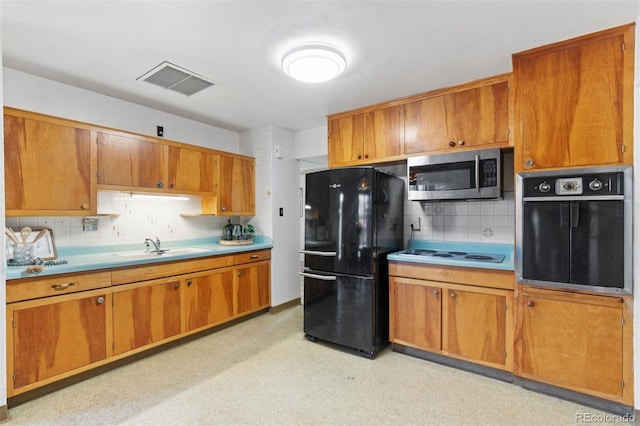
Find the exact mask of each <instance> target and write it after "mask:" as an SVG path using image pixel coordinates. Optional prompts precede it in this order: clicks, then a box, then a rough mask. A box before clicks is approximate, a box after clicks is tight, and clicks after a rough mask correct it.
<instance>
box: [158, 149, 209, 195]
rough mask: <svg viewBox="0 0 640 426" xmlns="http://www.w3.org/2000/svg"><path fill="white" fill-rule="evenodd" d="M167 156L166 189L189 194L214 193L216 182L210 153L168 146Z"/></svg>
mask: <svg viewBox="0 0 640 426" xmlns="http://www.w3.org/2000/svg"><path fill="white" fill-rule="evenodd" d="M168 156H169V158H168V174H169V177H168V189H171V190H176V191H178V192H190V193H192V192H205V193H213V192H214V186H215V182H216V181H215V177H214V175H213V170H214V169H213V157H214V154H213V152H212V151H205V150H196V149H192V148H186V147H177V146H169V153H168Z"/></svg>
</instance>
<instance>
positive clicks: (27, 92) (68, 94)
mask: <svg viewBox="0 0 640 426" xmlns="http://www.w3.org/2000/svg"><path fill="white" fill-rule="evenodd" d="M2 78H3V81H4V98H3V101H4V105H5V106H10V107H14V108H20V109H24V110H27V111H36V112H40V113H43V114H48V115H53V116H56V117H63V118H69V119H72V120H76V121H82V122H85V123H90V124H96V125H100V126H105V127H111V128H114V129H118V130H126V131H129V132H134V133H140V134H145V135H151V136H155V135H156V126H164V135H165V136H164V138H165V139H170V140H175V141H178V142H184V143H189V144H192V145H198V146H203V147H207V148H213V149H219V150H221V151H227V152H233V153H237V152H238V144H239V139H240V135H239V134H238V133H237V132H232V131H229V130H225V129H221V128H218V127H215V126H210V125H207V124H203V123H199V122H197V121H193V120H189V119H186V118H182V117H178V116H176V115H172V114H167V113H165V112H162V111H158V110H155V109H151V108H147V107H144V106H141V105H137V104H134V103H131V102H126V101H121V100H119V99H115V98H111V97H109V96H105V95H102V94H100V93H96V92H91V91H88V90H84V89H80V88H78V87H74V86H69V85H67V84H62V83H58V82H55V81H52V80H48V79H44V78H41V77H37V76H34V75H31V74H27V73H24V72H20V71H16V70H14V69H11V68H6V67H5V68H3V73H2Z"/></svg>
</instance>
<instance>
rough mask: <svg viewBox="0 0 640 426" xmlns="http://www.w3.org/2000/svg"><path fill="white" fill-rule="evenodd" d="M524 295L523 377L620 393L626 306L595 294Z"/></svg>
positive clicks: (586, 390)
mask: <svg viewBox="0 0 640 426" xmlns="http://www.w3.org/2000/svg"><path fill="white" fill-rule="evenodd" d="M522 296H523V297H522V307H521V309H522V375H523V376H524V377H526V378H530V379H534V380H538V381H542V382H546V383H550V384H553V385H556V386H561V387H569V388H570V389H573V390H576V391H578V392H584V393H589V394H594V392H595V395H597V396H605V397H606V396H607V395H614V396H616V397H622V395H623V386H622V380H623V327H624V326H623V321H622V318H623V312H622V310H623V304H622V303H621V302H620V301H617V300H618V299H615V298H606V297H604V298H602V300H599V298H598V297H596V296H591V297H584V296H582V295H573V296H571V295H566V294H565V295H559V296H557V297H553V296H548V295H547V296H544V295H536V294H529V293H527V292H526V291H525V292H523V295H522ZM606 300H611V302H605V301H606Z"/></svg>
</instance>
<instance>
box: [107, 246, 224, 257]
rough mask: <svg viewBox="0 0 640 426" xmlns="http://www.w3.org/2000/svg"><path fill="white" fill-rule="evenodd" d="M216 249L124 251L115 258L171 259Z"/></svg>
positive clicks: (183, 248)
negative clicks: (160, 257) (160, 251)
mask: <svg viewBox="0 0 640 426" xmlns="http://www.w3.org/2000/svg"><path fill="white" fill-rule="evenodd" d="M213 251H214V249H204V248H197V247H179V248H171V249H165V251H163V252H162V253H156V252H146V251H143V252H140V251H123V252H119V253H113V255H114V256H119V257H126V258H128V259H149V258H153V257H159V256H162V257H171V256H179V255H182V254H197V253H206V252H213Z"/></svg>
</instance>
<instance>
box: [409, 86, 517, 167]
mask: <svg viewBox="0 0 640 426" xmlns="http://www.w3.org/2000/svg"><path fill="white" fill-rule="evenodd" d="M509 81H510V77H509V76H506V75H505V76H500V77H496V78H493V79H489V80H487V81H482V82H475V83H471V84H469V85H463V86H459V87H456V88H451V89H448V90H446V91H445V92H444V93H442V94H438V95H433V96H429V97H426V98H424V99H421V100H416V101H413V102H409V103H407V104H406V105H405V121H404V134H405V138H404V152H405V153H406V154H407V155H413V154H420V153H428V152H432V151H446V150H450V149H460V148H467V147H469V148H474V147H483V146H499V147H500V146H503V147H507V146H510V145H513V143H512V141H511V138H510V129H509V127H510V126H509V105H510V101H509Z"/></svg>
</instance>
